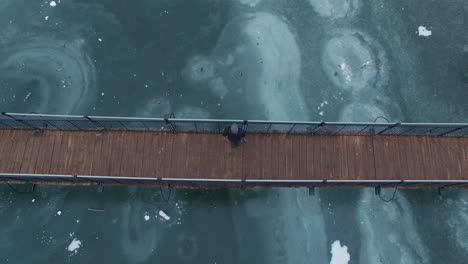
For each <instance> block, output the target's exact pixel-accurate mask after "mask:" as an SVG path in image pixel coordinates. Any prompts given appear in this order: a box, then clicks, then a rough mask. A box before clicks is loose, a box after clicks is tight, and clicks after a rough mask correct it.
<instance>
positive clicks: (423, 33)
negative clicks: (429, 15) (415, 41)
mask: <svg viewBox="0 0 468 264" xmlns="http://www.w3.org/2000/svg"><path fill="white" fill-rule="evenodd" d="M418 35H419V36H420V37H421V36H423V37H429V36H430V35H432V31H430V30H428V29H427V28H426V27H424V26H419V27H418Z"/></svg>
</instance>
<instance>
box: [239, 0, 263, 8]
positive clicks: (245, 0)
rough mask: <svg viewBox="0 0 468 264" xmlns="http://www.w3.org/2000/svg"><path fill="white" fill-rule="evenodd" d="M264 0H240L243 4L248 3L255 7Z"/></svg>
mask: <svg viewBox="0 0 468 264" xmlns="http://www.w3.org/2000/svg"><path fill="white" fill-rule="evenodd" d="M261 1H262V0H240V3H241V4H243V5H248V6H250V7H255V6H256V5H258V4H259V3H260V2H261Z"/></svg>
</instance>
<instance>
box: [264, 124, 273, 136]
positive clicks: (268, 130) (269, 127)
mask: <svg viewBox="0 0 468 264" xmlns="http://www.w3.org/2000/svg"><path fill="white" fill-rule="evenodd" d="M272 125H273V123H270V125H269V126H268V129H267V131H266V133H267V134H268V133H269V132H270V129H271V126H272Z"/></svg>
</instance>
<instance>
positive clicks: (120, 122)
mask: <svg viewBox="0 0 468 264" xmlns="http://www.w3.org/2000/svg"><path fill="white" fill-rule="evenodd" d="M118 122H119V124H120V125H121V126H122V127H123V128H125V130H127V131H128V128H127V127H126V126H125V124H124V123H123V122H122V121H118Z"/></svg>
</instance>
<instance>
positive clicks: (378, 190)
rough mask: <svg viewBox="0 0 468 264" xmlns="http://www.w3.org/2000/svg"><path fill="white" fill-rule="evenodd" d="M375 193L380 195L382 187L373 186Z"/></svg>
mask: <svg viewBox="0 0 468 264" xmlns="http://www.w3.org/2000/svg"><path fill="white" fill-rule="evenodd" d="M374 191H375V195H379V196H380V195H381V194H382V187H380V185H379V186H375V190H374Z"/></svg>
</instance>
